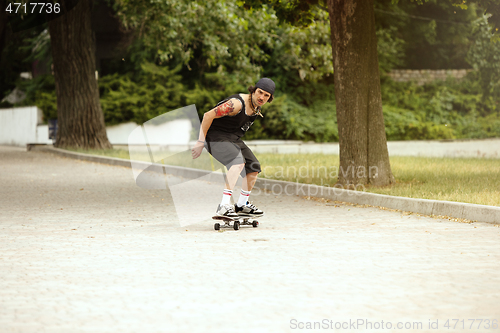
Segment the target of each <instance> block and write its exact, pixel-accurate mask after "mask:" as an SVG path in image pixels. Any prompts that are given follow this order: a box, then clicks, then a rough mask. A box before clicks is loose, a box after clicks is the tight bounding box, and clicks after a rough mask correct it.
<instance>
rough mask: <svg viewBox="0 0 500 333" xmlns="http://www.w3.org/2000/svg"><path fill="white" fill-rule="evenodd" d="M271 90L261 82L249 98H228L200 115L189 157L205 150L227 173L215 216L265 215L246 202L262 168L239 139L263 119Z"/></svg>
mask: <svg viewBox="0 0 500 333" xmlns="http://www.w3.org/2000/svg"><path fill="white" fill-rule="evenodd" d="M274 89H275V84H274V82H273V81H272V80H271V79H268V78H262V79H260V80H259V81H258V82H257V83H256V84H255V86H251V87H249V88H248V91H249V94H235V95H231V96H229V97H228V98H226V99H224V100H223V101H221V102H219V103H218V104H217V106H216V107H215V108H213V109H212V110H210V111H208V112H205V114H204V115H203V120H202V122H201V128H200V135H199V138H198V141H197V142H196V144H195V146H194V148H193V149H192V150H191V153H192V156H193V159H195V158H198V157H199V156H200V155H201V152H202V150H203V148H206V149H207V150H208V152H209V153H210V154H211V155H212V156H213V157H214V158H215V159H216V160H218V161H219V162H220V163H222V164H224V165H225V166H226V168H227V170H228V171H227V174H226V177H225V183H226V184H225V189H224V192H223V194H222V201H221V203H220V204H219V206H218V207H217V212H216V214H217V215H218V216H224V217H229V218H237V217H239V216H261V215H263V214H264V212H263V211H262V210H260V209H258V208H257V207H255V205H253V204H251V203H249V201H248V198H249V196H250V193H251V191H252V188H253V186H254V185H255V182H256V181H257V175H258V173H259V172H261V168H260V163H259V161H258V160H257V158H256V157H255V155H254V154H253V153H252V151H251V150H250V148H248V147H247V145H246V144H245V143H244V142H243V141H242V140H241V138H242V137H243V136H244V135H245V132H246V131H248V129H249V128H250V126H251V125H252V124H253V122H254V121H255V119H256V118H257V117H258V116H261V117H263V116H262V114H261V108H262V106H263V105H264V104H266V103H267V102H269V103H270V102H271V101H272V100H273V95H274ZM239 175H241V177H243V182H242V186H241V194H240V197H239V199H238V202H237V203H236V204H235V205H234V206H233V205H231V196H232V194H233V188H234V186H235V185H236V182H237V180H238V177H239Z"/></svg>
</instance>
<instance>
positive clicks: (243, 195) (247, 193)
mask: <svg viewBox="0 0 500 333" xmlns="http://www.w3.org/2000/svg"><path fill="white" fill-rule="evenodd" d="M251 192H252V191H245V190H241V194H240V198H239V199H238V203H237V205H238V207H243V206H244V205H246V204H247V202H248V197H250V193H251Z"/></svg>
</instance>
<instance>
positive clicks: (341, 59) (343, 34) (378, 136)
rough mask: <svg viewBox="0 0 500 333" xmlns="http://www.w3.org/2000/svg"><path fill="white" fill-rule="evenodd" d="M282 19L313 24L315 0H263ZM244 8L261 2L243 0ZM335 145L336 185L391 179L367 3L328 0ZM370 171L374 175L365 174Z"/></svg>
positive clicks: (371, 13) (372, 20)
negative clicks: (337, 152)
mask: <svg viewBox="0 0 500 333" xmlns="http://www.w3.org/2000/svg"><path fill="white" fill-rule="evenodd" d="M266 3H267V4H268V5H269V6H272V7H273V8H274V9H275V10H276V12H277V14H278V16H279V17H280V18H281V19H282V20H286V21H288V22H293V23H294V24H297V25H309V24H310V23H311V22H312V21H313V15H312V11H311V8H312V7H313V6H318V5H319V6H322V7H323V8H324V5H323V4H322V3H320V2H319V1H318V0H309V1H295V0H290V1H275V0H271V1H266ZM245 4H246V6H247V7H249V8H252V7H256V8H258V6H260V5H261V4H262V1H257V0H248V1H246V2H245ZM326 7H327V9H328V13H329V18H330V29H331V44H332V55H333V67H334V80H335V97H336V107H337V123H338V133H339V146H340V168H341V169H342V170H343V172H341V173H340V176H339V183H341V184H343V185H349V184H367V183H369V184H372V185H387V184H390V183H392V182H393V181H394V177H393V175H392V172H391V167H390V163H389V154H388V150H387V139H386V134H385V127H384V120H383V113H382V98H381V94H380V74H379V65H378V56H377V42H376V31H375V30H376V29H375V16H374V7H373V2H372V1H365V0H364V1H361V0H352V1H344V0H328V1H327V6H326ZM371 170H376V172H369V171H371Z"/></svg>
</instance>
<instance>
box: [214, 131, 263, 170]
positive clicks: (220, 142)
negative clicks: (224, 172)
mask: <svg viewBox="0 0 500 333" xmlns="http://www.w3.org/2000/svg"><path fill="white" fill-rule="evenodd" d="M205 148H206V149H207V150H208V152H209V153H210V154H211V155H212V156H213V157H215V159H216V160H217V161H219V162H220V163H222V164H224V165H225V166H226V168H227V169H228V170H229V169H230V168H231V167H232V166H233V165H237V164H245V169H243V171H242V172H241V177H245V175H246V174H248V173H252V172H261V169H260V163H259V160H258V159H257V157H255V155H254V154H253V152H252V151H251V150H250V148H248V147H247V145H246V144H245V143H244V142H243V140H241V138H239V137H238V136H236V135H232V134H229V133H228V134H226V133H219V132H209V133H208V134H207V137H206V142H205Z"/></svg>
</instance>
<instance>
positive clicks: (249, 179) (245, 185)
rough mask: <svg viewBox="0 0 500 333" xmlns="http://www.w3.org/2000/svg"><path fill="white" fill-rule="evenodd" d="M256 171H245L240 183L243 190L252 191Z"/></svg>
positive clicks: (255, 179)
mask: <svg viewBox="0 0 500 333" xmlns="http://www.w3.org/2000/svg"><path fill="white" fill-rule="evenodd" d="M258 175H259V173H258V172H251V173H247V174H246V176H245V178H243V182H242V183H241V188H242V189H243V190H244V191H249V192H250V191H252V189H253V187H254V186H255V182H256V181H257V176H258Z"/></svg>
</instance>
